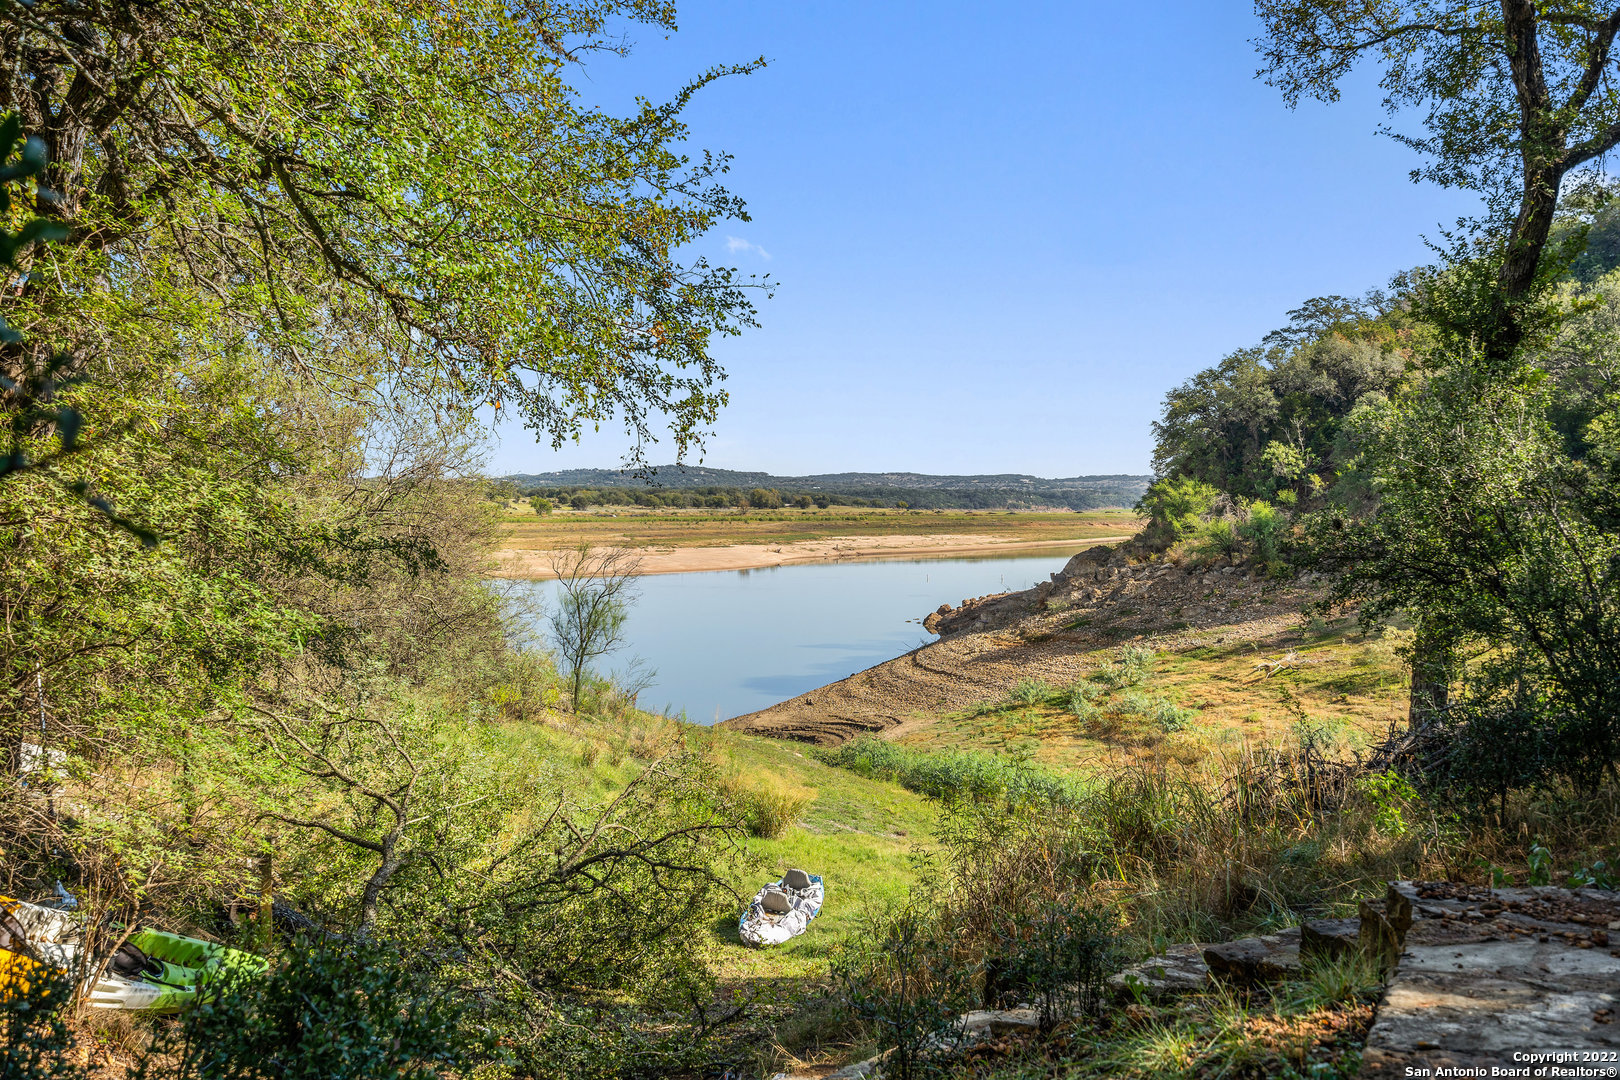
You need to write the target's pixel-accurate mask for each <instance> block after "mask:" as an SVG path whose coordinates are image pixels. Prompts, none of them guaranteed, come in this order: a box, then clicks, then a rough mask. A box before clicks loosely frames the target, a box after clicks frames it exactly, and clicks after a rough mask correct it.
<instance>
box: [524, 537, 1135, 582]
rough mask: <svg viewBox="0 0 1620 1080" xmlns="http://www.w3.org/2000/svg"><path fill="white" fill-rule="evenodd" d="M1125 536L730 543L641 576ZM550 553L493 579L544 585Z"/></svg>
mask: <svg viewBox="0 0 1620 1080" xmlns="http://www.w3.org/2000/svg"><path fill="white" fill-rule="evenodd" d="M1125 539H1128V538H1127V537H1124V536H1103V537H1090V538H1084V539H1075V540H1062V539H1057V540H998V539H996V538H995V537H988V536H974V535H968V534H949V533H946V534H941V535H938V536H831V537H827V538H826V539H824V540H804V541H800V542H798V543H791V544H733V545H730V546H727V547H650V548H647V549H645V550H644V551H643V553H642V562H641V573H643V574H686V573H692V572H695V571H703V570H755V569H760V568H763V567H769V566H787V565H790V564H794V563H818V562H844V561H847V560H855V559H900V558H911V557H921V558H935V559H937V558H943V557H948V556H953V555H1002V554H1007V555H1014V554H1028V553H1031V552H1036V551H1052V550H1062V549H1064V548H1068V549H1070V550H1072V549H1073V548H1075V547H1076V546H1078V545H1081V544H1095V543H1098V542H1099V541H1101V542H1114V541H1120V540H1125ZM549 557H550V553H549V552H546V551H531V550H525V549H521V548H507V549H505V550H502V551H497V552H496V553H495V558H496V560H497V563H498V566H499V569H498V570H497V571H496V576H497V577H505V578H531V579H535V580H545V579H548V578H550V577H552V576H553V574H552V573H551V569H550V566H549V564H548V560H549Z"/></svg>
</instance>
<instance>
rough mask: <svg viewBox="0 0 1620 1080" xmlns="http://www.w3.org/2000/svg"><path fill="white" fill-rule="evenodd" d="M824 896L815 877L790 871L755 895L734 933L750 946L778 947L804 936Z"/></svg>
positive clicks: (818, 910) (801, 871)
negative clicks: (789, 940)
mask: <svg viewBox="0 0 1620 1080" xmlns="http://www.w3.org/2000/svg"><path fill="white" fill-rule="evenodd" d="M826 896H827V890H826V888H825V887H824V886H823V885H822V883H821V878H820V877H819V876H818V875H816V874H806V873H805V872H804V871H803V870H789V871H788V872H787V873H785V874H783V875H782V880H781V881H773V882H771V883H770V884H769V885H767V886H765V887H764V888H763V889H761V890H759V892H757V893H755V894H754V899H753V901H752V902H751V903H750V904H749V905H748V907H747V908H746V909H745V910H744V911H743V913H742V918H741V919H738V920H737V933H738V934H739V935H740V936H741V937H742V939H743V941H745V942H747V943H748V944H750V945H759V946H764V945H780V944H782V942H784V941H787V940H788V939H789V938H794V937H798V936H799V935H800V934H802V933H804V931H805V929H806V928H807V927H809V925H810V920H811V919H813V918H815V917H816V916H817V915H818V914H819V913H820V912H821V902H822V901H823V900H824V899H826Z"/></svg>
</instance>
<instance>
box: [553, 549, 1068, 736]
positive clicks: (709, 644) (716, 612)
mask: <svg viewBox="0 0 1620 1080" xmlns="http://www.w3.org/2000/svg"><path fill="white" fill-rule="evenodd" d="M1089 546H1090V545H1089V544H1076V545H1072V546H1065V547H1054V548H1051V549H1042V550H1040V551H1039V552H1033V551H1031V552H1025V553H1022V554H1020V555H1018V556H1016V557H1005V556H997V557H962V558H954V559H907V560H893V561H891V560H882V561H877V560H873V561H859V562H841V563H810V564H804V565H799V566H776V567H769V568H766V569H761V570H723V571H716V572H712V573H701V574H653V575H649V576H647V577H643V578H640V579H639V580H638V581H637V582H636V593H637V598H636V601H635V604H634V605H633V606H632V607H631V609H630V616H629V620H628V622H627V624H626V630H627V633H628V638H629V643H628V644H627V645H626V646H625V648H624V649H623V650H622V651H621V652H619V653H616V654H614V655H613V656H610V657H607V658H605V660H604V661H602V662H601V663H600V664H599V665H598V666H599V667H602V668H605V669H606V670H609V671H613V670H622V669H623V668H624V666H625V665H626V663H627V662H628V661H629V660H630V659H631V658H632V657H638V658H640V660H641V661H642V662H643V663H644V664H645V665H647V666H648V667H650V668H651V669H653V670H654V671H655V672H656V677H655V678H654V681H653V684H652V686H651V687H650V688H649V689H647V690H645V691H643V692H642V694H641V698H640V702H641V704H642V706H643V707H647V708H660V707H663V706H668V711H669V712H671V713H679V712H681V711H683V710H684V711H685V713H686V715H687V717H688V719H690V720H692V721H694V722H696V723H703V724H712V723H715V722H716V721H719V720H724V719H727V718H729V717H733V716H740V715H742V714H743V713H749V712H753V711H754V710H756V709H763V708H765V707H766V706H767V705H774V704H776V703H777V702H779V701H785V700H786V699H788V698H791V697H795V696H797V695H799V694H802V693H804V692H805V691H806V690H813V689H815V688H816V687H818V686H822V685H824V684H826V683H829V682H834V681H836V680H838V679H842V678H844V677H845V676H848V675H852V674H854V673H855V672H857V671H861V670H863V669H864V668H869V667H871V666H872V665H873V664H879V663H882V662H883V661H885V660H890V659H893V658H894V657H896V656H899V655H901V654H902V653H905V652H908V651H909V650H911V649H914V648H916V647H917V646H918V645H922V644H925V643H927V642H929V641H933V640H935V639H934V635H932V634H930V633H929V632H928V631H926V630H924V629H923V628H922V620H923V617H924V616H926V615H927V614H928V613H929V612H931V611H933V610H934V609H935V608H937V607H939V605H941V604H950V605H952V606H953V607H954V606H955V605H957V604H960V603H961V602H962V601H963V600H964V599H966V598H968V597H974V596H983V595H984V594H986V593H995V592H1008V591H1011V590H1015V589H1027V588H1029V587H1030V586H1031V585H1033V584H1035V583H1036V582H1038V581H1045V580H1047V576H1048V575H1049V574H1052V573H1055V572H1056V571H1058V570H1059V569H1061V568H1062V567H1063V564H1064V563H1065V562H1066V561H1067V560H1068V558H1069V556H1071V555H1073V554H1074V553H1075V552H1078V551H1083V550H1084V549H1085V548H1087V547H1089ZM524 587H526V588H528V589H530V590H533V592H534V593H535V594H536V595H537V597H538V598H539V599H540V601H541V603H542V604H549V603H550V602H551V600H552V597H553V596H554V595H555V593H556V591H557V583H556V582H555V581H537V582H530V583H527V584H526V585H525V586H524Z"/></svg>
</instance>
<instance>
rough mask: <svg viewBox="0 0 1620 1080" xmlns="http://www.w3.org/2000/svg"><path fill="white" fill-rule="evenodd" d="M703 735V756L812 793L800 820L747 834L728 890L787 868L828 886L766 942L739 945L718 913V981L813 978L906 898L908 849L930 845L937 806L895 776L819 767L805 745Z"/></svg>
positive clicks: (733, 928) (748, 890) (910, 879)
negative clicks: (750, 859) (789, 936)
mask: <svg viewBox="0 0 1620 1080" xmlns="http://www.w3.org/2000/svg"><path fill="white" fill-rule="evenodd" d="M704 738H706V739H709V740H712V741H711V743H710V752H711V753H712V754H714V755H715V756H716V757H717V758H720V759H722V760H724V761H725V762H727V763H728V764H730V765H732V766H734V767H735V768H736V769H737V770H738V773H739V775H741V776H743V777H745V778H749V779H752V780H754V781H756V782H767V783H769V782H780V783H787V784H793V785H797V786H800V787H805V788H810V789H813V790H814V792H815V796H814V799H813V800H812V802H811V804H810V807H809V809H808V810H807V811H806V812H805V814H804V816H803V818H802V819H801V820H800V822H799V823H798V824H797V825H795V826H793V827H792V828H790V829H788V830H787V832H786V833H785V834H784V835H783V836H782V837H781V838H780V839H776V840H761V839H758V838H755V839H751V840H749V842H748V848H749V851H750V853H751V854H753V855H754V856H755V857H756V859H757V862H755V864H754V865H753V867H752V868H751V869H749V870H746V871H744V872H743V873H742V874H740V875H739V876H738V878H737V879H736V880H734V881H733V882H732V886H733V888H735V889H736V890H737V892H738V893H739V894H741V895H742V896H743V897H744V898H745V899H746V898H747V897H751V896H752V895H753V894H754V892H755V891H756V890H757V889H758V888H759V886H760V885H762V884H764V883H765V882H766V881H769V880H773V879H774V878H776V877H777V876H779V875H780V874H781V872H782V871H783V870H786V869H787V868H789V867H798V868H800V869H802V870H805V871H807V872H809V873H812V874H820V875H821V876H822V879H823V881H824V882H825V884H826V888H827V900H826V904H825V906H823V908H822V910H821V914H820V915H819V916H818V917H817V918H816V920H815V921H814V922H812V923H811V924H810V929H809V930H807V931H806V932H805V933H804V934H803V935H801V936H799V937H797V938H794V939H793V940H792V941H789V942H787V943H785V944H783V945H778V946H774V947H772V948H770V949H751V948H749V947H748V946H746V945H744V944H742V942H741V940H739V938H738V937H737V925H736V915H728V916H727V917H726V918H724V919H721V920H717V921H716V923H715V925H714V927H713V933H714V938H715V954H714V959H715V963H716V967H717V969H718V971H719V973H720V976H721V979H722V981H733V980H743V981H752V980H759V979H783V978H786V979H799V980H804V979H812V980H816V981H820V980H821V979H822V978H824V977H825V976H826V974H827V962H828V960H829V958H830V957H831V955H832V953H833V952H834V951H836V949H837V948H838V946H839V945H841V944H843V943H844V942H845V941H846V940H848V939H849V938H850V936H851V935H853V934H856V933H858V932H859V931H860V930H861V928H862V926H863V924H864V923H865V922H866V920H868V919H869V918H870V917H872V916H875V915H878V914H880V913H881V912H882V911H883V910H884V909H885V908H886V907H887V906H889V905H892V904H896V903H899V902H901V901H904V900H905V899H906V897H907V894H908V893H909V891H910V889H911V886H912V885H913V884H915V882H916V880H917V877H916V872H915V870H914V869H913V867H912V863H911V854H912V852H913V851H914V850H916V849H918V848H919V847H922V848H927V847H930V846H931V845H932V843H933V830H934V824H935V821H936V818H937V810H936V808H935V807H934V806H932V805H931V804H930V803H929V802H928V801H927V800H926V799H924V798H923V797H922V796H920V795H916V794H913V793H912V792H909V791H906V790H904V789H903V788H901V787H898V786H897V785H895V784H891V783H888V782H886V781H883V780H873V779H866V778H863V777H860V776H856V775H854V774H852V773H849V772H847V771H845V770H843V769H835V768H832V767H830V766H827V765H823V764H821V763H820V762H818V761H816V760H815V759H814V758H812V757H811V756H810V751H809V748H808V747H801V746H798V745H796V744H793V743H785V742H779V741H776V740H772V739H760V738H753V737H750V736H745V735H733V734H731V733H729V732H723V731H710V732H708V733H707V734H706V735H705V736H704ZM739 913H740V910H739Z"/></svg>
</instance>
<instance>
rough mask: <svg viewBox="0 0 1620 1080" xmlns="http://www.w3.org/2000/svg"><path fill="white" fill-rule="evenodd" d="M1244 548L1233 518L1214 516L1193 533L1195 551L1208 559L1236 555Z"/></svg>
mask: <svg viewBox="0 0 1620 1080" xmlns="http://www.w3.org/2000/svg"><path fill="white" fill-rule="evenodd" d="M1242 550H1243V541H1242V538H1241V537H1239V536H1238V530H1237V526H1236V525H1235V524H1233V522H1232V519H1231V518H1223V517H1222V518H1213V519H1211V520H1209V521H1206V522H1204V523H1203V524H1202V525H1200V526H1198V530H1197V531H1196V532H1195V533H1194V534H1193V551H1195V552H1196V553H1197V554H1199V555H1201V556H1203V557H1204V558H1206V559H1218V558H1220V557H1221V556H1223V555H1228V556H1230V555H1236V554H1237V553H1238V552H1240V551H1242Z"/></svg>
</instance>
